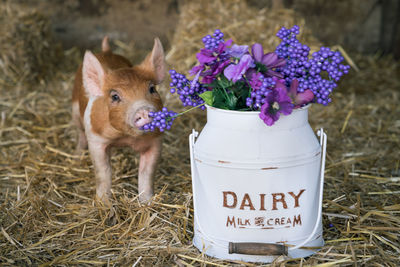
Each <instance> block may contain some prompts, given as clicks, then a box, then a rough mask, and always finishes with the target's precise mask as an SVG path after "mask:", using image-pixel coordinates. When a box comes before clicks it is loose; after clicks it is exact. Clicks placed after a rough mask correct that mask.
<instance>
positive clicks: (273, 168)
mask: <svg viewBox="0 0 400 267" xmlns="http://www.w3.org/2000/svg"><path fill="white" fill-rule="evenodd" d="M275 169H278V167H266V168H261V170H275Z"/></svg>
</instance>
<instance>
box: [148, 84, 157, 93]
mask: <svg viewBox="0 0 400 267" xmlns="http://www.w3.org/2000/svg"><path fill="white" fill-rule="evenodd" d="M149 92H150V94H155V93H157V91H156V87H155V86H154V85H153V84H150V85H149Z"/></svg>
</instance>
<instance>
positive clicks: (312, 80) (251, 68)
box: [143, 25, 350, 131]
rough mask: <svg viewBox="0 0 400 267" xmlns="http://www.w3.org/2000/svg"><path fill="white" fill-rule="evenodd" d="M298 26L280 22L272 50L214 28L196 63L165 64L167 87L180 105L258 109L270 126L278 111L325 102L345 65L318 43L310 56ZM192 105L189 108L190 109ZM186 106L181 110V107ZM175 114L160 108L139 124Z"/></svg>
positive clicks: (164, 123)
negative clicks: (184, 70) (185, 70)
mask: <svg viewBox="0 0 400 267" xmlns="http://www.w3.org/2000/svg"><path fill="white" fill-rule="evenodd" d="M298 34H299V27H298V26H296V25H295V26H293V27H292V28H291V29H286V28H285V27H282V28H281V29H280V30H279V31H278V33H277V34H276V35H277V37H279V38H280V39H281V43H280V44H279V45H278V46H277V47H276V49H275V51H274V52H269V53H266V54H264V51H263V47H262V45H261V44H258V43H255V44H253V45H252V46H251V47H249V46H247V45H236V44H233V41H232V40H231V39H230V40H228V41H225V40H224V39H223V37H224V34H223V33H222V32H221V31H220V30H216V31H215V32H214V34H213V36H210V35H207V36H205V37H204V38H203V39H202V41H203V43H204V48H203V49H201V50H200V52H199V53H198V54H197V59H198V63H199V64H198V65H196V66H194V67H193V68H192V69H191V70H190V71H189V74H190V75H192V76H193V77H194V78H193V79H192V80H189V79H187V78H186V77H185V75H183V74H180V73H178V72H176V71H175V70H170V71H169V74H170V76H171V83H170V87H171V89H170V92H171V93H172V94H174V93H177V94H178V95H179V99H180V100H181V101H182V104H183V106H185V107H186V106H192V107H193V108H200V109H205V104H207V105H209V106H213V107H216V108H220V109H227V110H238V111H260V115H259V116H260V119H261V120H263V121H264V123H265V124H267V125H268V126H271V125H273V124H274V123H275V121H277V120H278V119H279V117H280V114H284V115H289V114H291V113H292V111H293V109H296V108H300V107H302V106H305V105H307V104H309V103H318V104H322V105H325V106H326V105H328V104H329V103H330V102H331V98H330V94H331V93H332V90H333V89H334V88H336V87H337V82H338V81H339V80H340V78H341V77H342V76H343V74H347V73H348V71H349V69H350V66H348V65H343V64H341V63H342V61H343V57H342V55H341V54H340V52H335V51H332V50H330V49H329V48H328V47H321V48H320V50H319V51H317V52H315V53H313V54H312V55H311V56H310V48H309V47H308V46H307V45H304V44H301V43H300V42H299V40H297V35H298ZM193 108H192V109H193ZM185 112H186V111H185ZM185 112H182V113H179V114H176V113H174V112H172V111H168V110H167V109H166V108H164V109H163V110H162V111H159V112H154V113H152V114H150V116H152V117H153V118H154V119H153V121H152V122H151V123H150V124H147V125H145V126H144V127H143V128H144V130H149V131H154V130H156V129H157V128H158V129H159V130H160V131H164V130H168V129H170V128H171V125H172V122H173V121H174V119H175V118H176V117H177V116H179V115H181V114H183V113H185Z"/></svg>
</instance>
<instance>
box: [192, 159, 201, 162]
mask: <svg viewBox="0 0 400 267" xmlns="http://www.w3.org/2000/svg"><path fill="white" fill-rule="evenodd" d="M194 160H195V161H198V162H200V163H202V161H201V160H199V159H194Z"/></svg>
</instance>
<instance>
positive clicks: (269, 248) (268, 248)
mask: <svg viewBox="0 0 400 267" xmlns="http://www.w3.org/2000/svg"><path fill="white" fill-rule="evenodd" d="M198 134H199V133H198V132H196V131H195V130H194V129H193V130H192V134H190V136H189V149H190V160H191V164H190V165H191V173H192V180H193V181H194V180H195V179H193V177H194V175H195V169H194V163H195V161H194V143H195V139H196V137H197V136H198ZM317 134H318V136H319V137H320V144H321V150H322V153H321V166H320V187H319V189H320V192H319V199H318V200H319V206H318V215H317V220H316V222H315V225H314V228H313V230H312V231H311V234H310V235H309V236H308V238H307V239H306V240H304V241H303V242H301V243H300V244H298V245H296V246H291V247H289V248H288V245H280V244H269V243H249V242H246V243H233V242H229V247H228V248H229V254H232V253H239V254H249V255H287V254H288V251H290V250H295V249H299V248H300V249H301V248H302V247H303V246H304V245H305V244H307V243H308V242H309V241H310V240H311V238H312V237H313V236H314V235H315V233H316V231H317V229H318V226H319V223H320V222H321V220H322V198H323V191H324V178H325V175H324V174H325V158H326V143H327V135H326V133H325V132H324V129H323V128H321V129H320V130H318V132H317ZM195 188H196V186H195V185H193V206H194V210H195V211H194V213H195V214H194V217H195V219H196V220H197V221H198V226H199V228H200V231H201V232H203V235H205V232H204V231H202V229H201V225H200V223H199V220H198V218H197V216H196V203H195V201H196V200H195ZM205 237H206V238H207V239H209V241H212V242H213V243H214V244H215V245H217V246H220V247H226V245H223V244H221V243H219V242H216V240H218V239H216V238H214V240H212V238H210V237H209V236H207V235H205ZM224 242H227V241H226V240H224ZM245 252H246V253H245ZM278 252H279V254H270V253H278ZM254 253H262V254H254ZM268 253H269V254H268Z"/></svg>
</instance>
